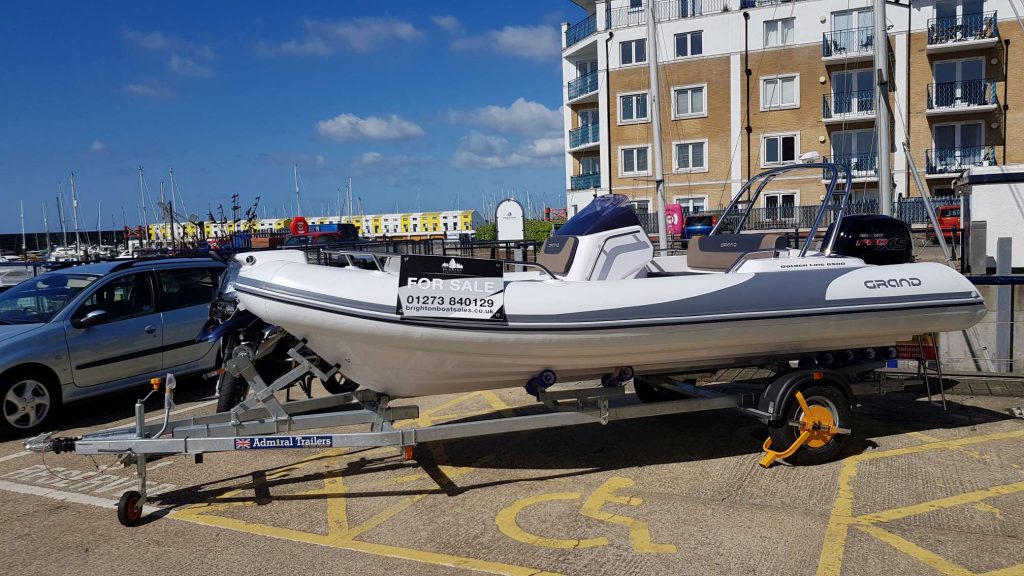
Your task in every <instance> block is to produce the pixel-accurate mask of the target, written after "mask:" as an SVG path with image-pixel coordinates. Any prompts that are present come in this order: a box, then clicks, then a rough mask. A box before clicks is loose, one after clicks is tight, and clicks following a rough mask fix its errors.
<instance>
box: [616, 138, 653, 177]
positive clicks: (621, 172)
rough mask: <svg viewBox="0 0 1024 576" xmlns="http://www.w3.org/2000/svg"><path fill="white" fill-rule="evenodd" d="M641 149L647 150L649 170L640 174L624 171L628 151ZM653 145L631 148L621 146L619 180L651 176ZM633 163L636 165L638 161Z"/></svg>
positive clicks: (633, 145) (630, 146) (636, 145)
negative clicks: (625, 155) (625, 154)
mask: <svg viewBox="0 0 1024 576" xmlns="http://www.w3.org/2000/svg"><path fill="white" fill-rule="evenodd" d="M639 148H646V149H647V170H643V171H638V172H626V171H624V170H623V169H622V167H623V166H624V165H625V162H624V160H623V159H624V156H623V154H624V153H625V151H626V150H636V149H639ZM652 160H653V158H651V145H650V144H630V145H629V146H619V178H631V177H633V176H650V175H651V161H652ZM633 163H634V164H636V159H635V158H634V159H633Z"/></svg>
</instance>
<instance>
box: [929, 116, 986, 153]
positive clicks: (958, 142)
mask: <svg viewBox="0 0 1024 576" xmlns="http://www.w3.org/2000/svg"><path fill="white" fill-rule="evenodd" d="M969 124H977V125H978V126H981V144H979V145H978V146H981V147H984V146H986V144H985V142H986V139H985V136H986V134H985V123H984V122H982V121H980V120H961V121H959V122H938V123H936V124H932V130H931V132H932V133H931V137H932V148H933V149H940V150H942V148H939V146H938V144H937V143H936V141H935V131H936V130H937V129H939V128H940V127H945V126H955V128H954V130H955V136H956V138H955V140H956V144H955V145H954V146H953V147H954V148H966V146H964V143H963V132H962V131H963V128H961V127H962V126H966V125H969Z"/></svg>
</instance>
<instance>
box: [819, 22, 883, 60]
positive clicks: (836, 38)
mask: <svg viewBox="0 0 1024 576" xmlns="http://www.w3.org/2000/svg"><path fill="white" fill-rule="evenodd" d="M874 50H875V29H874V28H871V27H870V26H866V27H864V28H850V29H849V30H835V31H833V32H825V33H824V34H822V38H821V57H822V58H829V57H832V56H852V55H855V54H871V53H873V52H874Z"/></svg>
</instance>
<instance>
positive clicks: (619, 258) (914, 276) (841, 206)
mask: <svg viewBox="0 0 1024 576" xmlns="http://www.w3.org/2000/svg"><path fill="white" fill-rule="evenodd" d="M797 168H811V169H817V170H821V169H823V168H825V169H832V170H833V178H832V180H831V182H830V185H829V189H828V192H827V194H826V200H825V202H824V203H823V206H822V210H821V213H819V215H818V219H817V220H816V223H815V227H814V228H813V229H812V230H811V231H810V234H809V236H808V239H807V241H806V242H805V243H804V245H803V247H802V248H791V247H788V246H787V244H786V242H785V239H783V238H782V237H780V236H777V235H771V234H741V233H740V228H742V224H743V221H744V220H745V218H746V216H747V215H748V214H749V211H750V208H751V207H752V206H754V205H755V204H756V200H757V195H758V194H759V192H760V190H761V189H763V186H762V187H759V188H757V189H756V191H755V192H753V193H752V196H753V198H751V199H750V201H749V202H745V201H742V200H740V198H742V195H743V194H744V192H745V191H746V190H747V189H749V188H750V186H751V183H752V182H755V181H757V180H758V178H755V179H754V180H752V181H751V182H748V183H747V185H746V186H745V187H744V188H743V189H742V190H741V191H740V192H739V193H738V194H737V195H736V199H734V201H733V203H732V204H731V205H730V208H729V210H727V211H726V213H725V214H724V215H723V218H722V220H720V221H719V223H718V226H717V227H716V229H715V230H714V231H713V232H712V234H711V235H709V236H707V237H703V238H700V239H698V240H696V241H694V242H691V244H690V249H689V253H688V254H686V255H682V256H658V257H655V256H654V249H653V246H652V244H651V242H650V240H649V238H648V236H647V234H646V233H645V232H644V231H643V229H642V228H641V227H640V226H639V222H638V220H637V217H636V215H635V213H634V212H633V211H632V208H630V207H629V205H628V203H627V201H626V200H627V199H626V198H625V197H622V196H610V195H609V196H602V197H598V198H597V199H595V201H594V202H592V203H591V204H590V205H589V206H588V207H587V208H585V209H584V210H581V211H580V212H579V214H577V215H576V216H575V217H573V218H572V219H571V220H570V221H569V222H567V223H566V224H565V225H564V226H563V227H562V228H561V230H559V232H558V235H557V236H553V237H551V238H549V239H548V240H547V241H546V242H545V244H544V247H543V248H542V251H541V254H540V255H539V257H538V264H539V265H541V267H543V269H542V270H540V271H529V272H517V273H505V274H504V275H503V277H499V278H493V279H488V278H479V277H472V275H471V274H462V272H465V270H462V268H463V267H464V266H468V265H469V264H470V262H465V261H458V260H455V259H452V260H451V261H450V262H449V261H447V259H443V258H437V259H436V260H433V261H430V262H434V264H433V265H434V266H435V268H436V269H435V270H428V269H424V268H423V266H424V263H423V261H422V260H421V259H422V258H423V257H414V258H410V257H398V256H395V257H391V258H389V259H387V260H381V259H379V258H376V257H375V258H374V261H375V262H377V263H378V266H377V269H363V268H358V267H355V266H349V267H345V268H338V267H325V266H317V265H312V264H308V263H306V260H305V256H304V253H302V252H298V251H271V252H254V253H248V254H241V255H238V256H237V263H236V264H235V265H234V270H233V272H232V273H233V274H237V279H235V280H234V282H235V290H236V291H237V293H238V299H239V302H240V303H241V304H242V305H243V306H244V307H245V308H246V309H247V310H249V311H250V312H252V313H253V314H255V315H256V316H258V317H260V318H262V319H263V320H265V321H266V322H269V323H272V324H276V325H278V326H280V327H282V328H284V329H285V330H287V331H288V332H290V333H292V334H293V335H295V336H296V337H299V338H305V339H307V340H308V345H309V347H310V348H311V349H312V350H313V351H315V352H316V353H317V354H318V355H320V356H321V357H323V358H324V359H326V360H327V361H329V362H331V363H332V364H336V365H338V366H340V369H341V371H342V372H343V373H344V374H345V375H346V376H347V377H349V378H351V379H353V380H355V381H357V382H359V383H360V384H361V385H362V386H363V387H366V388H369V389H372V390H375V391H377V392H380V393H385V394H388V395H390V396H392V397H408V396H425V395H434V394H447V393H456V392H467V391H475V390H486V389H495V388H504V387H511V386H518V385H523V384H527V383H529V385H530V386H532V387H533V388H534V390H535V389H536V388H537V380H535V379H537V378H540V377H543V378H544V379H545V381H544V382H543V385H545V386H546V385H548V384H550V383H551V381H552V380H554V379H555V377H557V378H558V379H561V380H582V379H589V378H596V377H601V376H603V375H606V374H627V375H631V374H632V373H634V372H635V373H637V374H657V373H678V372H687V371H700V370H707V369H713V368H720V367H725V366H733V365H747V366H749V365H758V364H766V363H768V362H771V361H779V360H781V359H791V360H799V359H801V358H805V357H808V356H814V355H815V354H816V353H819V352H822V351H829V350H836V349H848V348H870V347H887V346H891V345H893V344H895V342H896V341H898V340H901V339H904V338H907V337H910V336H912V335H914V334H920V333H928V332H946V331H954V330H965V329H967V328H969V327H971V326H973V325H974V324H976V323H977V322H978V321H980V320H981V318H982V316H983V315H984V314H985V312H986V308H985V304H984V302H983V301H982V299H981V296H980V295H979V293H978V291H977V290H976V289H975V287H974V286H973V285H972V284H971V283H970V282H969V281H968V280H967V279H966V278H964V277H963V276H962V275H960V274H959V273H958V272H956V271H955V270H953V269H951V268H948V267H946V266H943V265H941V264H937V263H914V262H913V261H912V254H911V245H910V234H909V229H908V228H907V225H906V224H905V223H903V222H901V221H898V220H895V219H891V218H888V217H884V216H877V215H873V216H869V217H864V216H857V217H847V218H845V219H844V218H843V212H844V210H845V205H846V199H847V198H848V194H849V188H847V190H846V192H844V193H837V192H835V191H834V189H835V184H836V180H837V175H838V173H839V171H840V170H843V168H842V167H841V166H837V165H834V164H824V165H823V164H811V165H804V166H795V167H794V166H790V167H786V168H782V169H776V170H772V171H769V172H767V173H765V174H763V175H761V177H764V179H765V180H764V181H770V180H771V179H773V178H774V177H775V176H777V175H779V174H781V173H785V172H788V171H790V170H792V169H797ZM846 182H850V178H849V176H847V180H846ZM826 217H831V218H834V222H835V224H834V225H833V226H831V227H829V229H828V231H827V232H826V234H825V236H824V239H823V240H822V241H821V245H820V247H819V249H818V250H811V245H812V243H813V242H815V233H816V232H817V230H818V226H819V225H823V224H824V223H825V218H826ZM730 227H731V228H732V231H731V232H727V229H729V228H730ZM865 240H870V242H865ZM476 262H479V261H476ZM872 262H877V263H878V264H872ZM411 263H415V264H416V265H417V266H420V268H418V269H416V270H415V271H410V270H408V269H405V268H406V267H407V266H409V265H410V264H411ZM446 274H447V276H446ZM445 277H447V278H450V279H454V280H455V281H454V282H449V280H445V279H441V280H438V278H445ZM460 278H462V279H463V280H462V282H463V283H461V284H460V282H459V279H460ZM489 280H493V283H492V285H491V286H490V288H488V287H487V286H486V284H487V282H488V281H489ZM465 282H472V283H473V284H472V285H469V284H465ZM459 287H464V288H463V289H464V290H466V292H464V293H463V294H460V292H459V291H458V290H455V288H459ZM467 298H468V299H467ZM446 311H448V312H446ZM481 311H483V315H481V314H480V312H481ZM488 314H489V315H488ZM872 349H873V350H874V349H875V348H872ZM528 389H530V387H529V386H528Z"/></svg>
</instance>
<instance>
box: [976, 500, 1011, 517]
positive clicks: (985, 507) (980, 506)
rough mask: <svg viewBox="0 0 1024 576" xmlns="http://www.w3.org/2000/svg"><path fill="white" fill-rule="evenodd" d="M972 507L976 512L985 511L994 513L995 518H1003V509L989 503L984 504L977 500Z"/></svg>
mask: <svg viewBox="0 0 1024 576" xmlns="http://www.w3.org/2000/svg"><path fill="white" fill-rule="evenodd" d="M974 509H975V510H977V511H978V512H987V513H989V514H995V516H996V520H1003V519H1004V518H1003V511H1002V510H1000V509H999V508H996V507H995V506H992V505H991V504H985V503H984V502H978V503H977V504H975V505H974Z"/></svg>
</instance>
